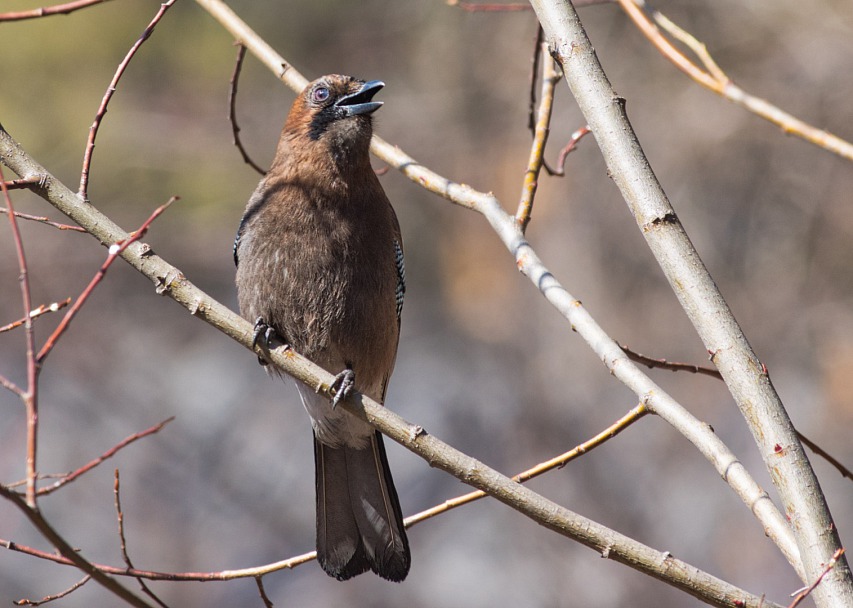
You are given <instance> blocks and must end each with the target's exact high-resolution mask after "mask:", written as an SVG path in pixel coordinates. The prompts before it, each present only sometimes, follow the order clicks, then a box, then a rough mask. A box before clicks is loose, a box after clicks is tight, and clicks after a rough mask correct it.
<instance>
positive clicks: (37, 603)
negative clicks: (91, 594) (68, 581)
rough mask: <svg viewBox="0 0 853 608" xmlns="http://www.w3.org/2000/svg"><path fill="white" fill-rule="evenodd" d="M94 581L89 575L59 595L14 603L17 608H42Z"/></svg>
mask: <svg viewBox="0 0 853 608" xmlns="http://www.w3.org/2000/svg"><path fill="white" fill-rule="evenodd" d="M91 579H92V577H91V576H89V575H88V574H87V575H86V576H84V577H83V578H82V579H80V580H79V581H77V582H76V583H74V584H73V585H71V586H70V587H69V588H68V589H65V590H64V591H60V592H59V593H55V594H53V595H46V596H44V597H43V598H41V599H40V600H27V599H21V600H17V601H16V602H13V603H14V604H15V605H16V606H41V605H42V604H47V603H48V602H52V601H54V600H59V599H62V598H64V597H65V596H67V595H69V594H71V593H73V592H74V591H77V589H79V588H80V587H82V586H83V585H85V584H86V583H88V582H89V581H90V580H91Z"/></svg>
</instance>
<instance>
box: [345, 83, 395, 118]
mask: <svg viewBox="0 0 853 608" xmlns="http://www.w3.org/2000/svg"><path fill="white" fill-rule="evenodd" d="M384 86H385V83H384V82H382V81H381V80H371V81H370V82H365V83H364V84H363V85H361V88H360V89H359V90H358V91H356V92H355V93H350V94H349V95H345V96H344V97H341V98H340V99H339V100H337V101H336V102H335V105H336V106H337V107H338V108H340V109H341V110H342V111H343V113H344V115H345V116H357V115H358V114H372V113H373V112H375V111H376V110H378V109H379V108H381V107H382V102H381V101H372V99H373V96H374V95H376V94H377V93H378V92H379V90H380V89H381V88H382V87H384Z"/></svg>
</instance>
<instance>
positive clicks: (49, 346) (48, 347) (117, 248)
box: [37, 196, 178, 365]
mask: <svg viewBox="0 0 853 608" xmlns="http://www.w3.org/2000/svg"><path fill="white" fill-rule="evenodd" d="M176 200H178V197H177V196H173V197H172V198H170V199H169V200H168V201H166V202H165V203H163V204H162V205H160V206H159V207H157V208H156V209H155V210H154V212H153V213H152V214H151V215H150V216H149V217H148V219H147V220H145V222H143V224H142V226H140V227H139V229H138V230H137V231H136V232H134V233H133V234H132V235H131V236H130V237H129V238H128V239H127V240H125V241H123V242H121V243H114V244H113V245H111V246H110V251H109V254H108V255H107V259H106V260H105V261H104V263H103V264H101V267H100V268H99V269H98V272H96V273H95V276H94V277H92V280H91V281H89V284H88V285H87V286H86V289H84V290H83V293H81V294H80V295H79V296H78V298H77V300H75V302H74V304H73V305H72V306H71V308H70V309H68V312H67V313H65V316H64V317H63V318H62V321H61V322H60V323H59V325H58V326H57V328H56V329H55V330H54V331H53V333H52V334H51V335H50V337H49V338H48V339H47V341H46V342H45V343H44V346H42V348H41V350H40V351H39V354H38V357H37V360H38V363H39V365H41V364H42V363H43V362H44V360H45V358H46V357H47V356H48V355H49V354H50V351H52V350H53V348H54V347H55V346H56V343H57V341H58V340H59V338H60V337H61V336H62V334H63V333H65V330H66V329H68V325H69V324H70V323H71V321H72V319H74V317H75V316H76V315H77V313H78V312H79V311H80V308H82V307H83V304H85V303H86V300H88V299H89V296H90V295H92V292H93V291H94V290H95V287H97V286H98V284H99V283H100V282H101V281H102V280H103V278H104V275H106V274H107V270H109V267H110V266H112V264H113V262H115V260H116V258H117V257H119V255H121V253H122V252H123V251H124V250H125V249H127V248H128V246H130V244H131V243H135V242H136V241H138V240H139V239H141V238H142V237H143V236H144V235H145V233H146V232H147V231H148V228H149V226H151V224H152V223H153V222H154V220H156V219H157V218H158V217H160V214H161V213H163V212H164V211H165V210H166V209H168V208H169V206H170V205H171V204H172V203H174V202H175V201H176Z"/></svg>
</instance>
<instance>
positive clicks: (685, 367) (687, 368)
mask: <svg viewBox="0 0 853 608" xmlns="http://www.w3.org/2000/svg"><path fill="white" fill-rule="evenodd" d="M619 348H621V349H622V351H623V352H624V353H625V354H626V355H628V358H629V359H631V361H636V362H637V363H642V364H643V365H645V366H646V367H648V368H649V369H654V368H657V369H668V370H670V371H673V372H691V373H693V374H703V375H705V376H711V377H712V378H716V379H717V380H722V379H723V376H722V374H720V372H719V370H717V369H716V368H713V367H703V366H701V365H695V364H693V363H677V362H674V361H669V360H667V359H655V358H654V357H649V356H648V355H644V354H642V353H638V352H636V351H633V350H631V349H630V348H628V347H627V346H624V345H622V344H620V345H619Z"/></svg>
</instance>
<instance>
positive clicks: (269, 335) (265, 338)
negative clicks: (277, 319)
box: [252, 317, 283, 365]
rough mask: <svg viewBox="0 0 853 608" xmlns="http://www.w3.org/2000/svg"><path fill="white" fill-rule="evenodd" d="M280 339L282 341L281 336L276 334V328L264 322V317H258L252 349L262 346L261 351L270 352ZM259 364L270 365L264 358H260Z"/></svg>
mask: <svg viewBox="0 0 853 608" xmlns="http://www.w3.org/2000/svg"><path fill="white" fill-rule="evenodd" d="M275 339H278V340H279V341H282V342H283V340H281V338H280V337H279V335H278V334H277V333H276V331H275V328H274V327H273V326H272V325H270V324H269V323H267V322H266V321H264V318H263V317H258V318H257V319H255V329H254V331H253V332H252V348H255V347H256V346H260V347H261V350H263V351H269V350H270V345H271V344H272V342H273V340H275ZM258 363H260V364H261V365H268V363H269V362H268V361H266V360H265V359H264V358H263V357H260V356H259V357H258Z"/></svg>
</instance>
